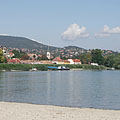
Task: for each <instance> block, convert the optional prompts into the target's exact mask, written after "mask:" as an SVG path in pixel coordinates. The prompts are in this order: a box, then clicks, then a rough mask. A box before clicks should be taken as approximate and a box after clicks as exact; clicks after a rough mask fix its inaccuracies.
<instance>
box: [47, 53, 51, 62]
mask: <svg viewBox="0 0 120 120" xmlns="http://www.w3.org/2000/svg"><path fill="white" fill-rule="evenodd" d="M47 58H48V60H50V58H51V56H50V52H47Z"/></svg>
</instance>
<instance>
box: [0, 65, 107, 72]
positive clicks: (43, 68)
mask: <svg viewBox="0 0 120 120" xmlns="http://www.w3.org/2000/svg"><path fill="white" fill-rule="evenodd" d="M47 66H60V65H57V64H35V65H32V64H0V70H6V71H10V70H21V71H29V70H30V69H32V68H37V70H40V71H47V70H48V68H47ZM61 66H65V67H69V68H70V69H72V68H75V69H77V68H78V69H84V70H92V69H94V70H104V69H105V68H106V67H104V66H92V65H87V64H82V65H69V64H68V65H67V64H66V65H61Z"/></svg>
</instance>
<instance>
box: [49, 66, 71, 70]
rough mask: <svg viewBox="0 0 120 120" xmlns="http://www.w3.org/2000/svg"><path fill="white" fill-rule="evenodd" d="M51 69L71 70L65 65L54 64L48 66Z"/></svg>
mask: <svg viewBox="0 0 120 120" xmlns="http://www.w3.org/2000/svg"><path fill="white" fill-rule="evenodd" d="M48 69H49V70H70V68H68V67H65V66H58V67H54V66H48Z"/></svg>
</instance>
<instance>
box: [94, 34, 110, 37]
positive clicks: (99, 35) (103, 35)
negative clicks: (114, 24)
mask: <svg viewBox="0 0 120 120" xmlns="http://www.w3.org/2000/svg"><path fill="white" fill-rule="evenodd" d="M109 36H110V34H108V33H96V34H95V37H101V38H102V37H109Z"/></svg>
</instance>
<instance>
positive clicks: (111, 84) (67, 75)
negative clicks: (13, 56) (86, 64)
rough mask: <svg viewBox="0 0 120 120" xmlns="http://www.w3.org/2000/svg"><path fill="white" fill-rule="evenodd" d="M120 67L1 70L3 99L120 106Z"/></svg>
mask: <svg viewBox="0 0 120 120" xmlns="http://www.w3.org/2000/svg"><path fill="white" fill-rule="evenodd" d="M119 91H120V71H45V72H43V71H41V72H1V73H0V101H12V102H27V103H35V104H50V105H61V106H74V107H89V108H90V107H93V108H103V109H120V94H119Z"/></svg>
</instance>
